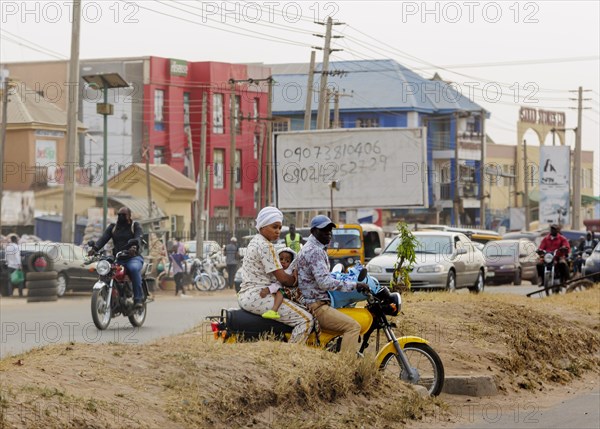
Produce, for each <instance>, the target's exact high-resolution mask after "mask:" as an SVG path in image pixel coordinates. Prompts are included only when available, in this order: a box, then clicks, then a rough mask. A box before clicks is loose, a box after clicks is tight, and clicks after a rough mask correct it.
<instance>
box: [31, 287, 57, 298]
mask: <svg viewBox="0 0 600 429" xmlns="http://www.w3.org/2000/svg"><path fill="white" fill-rule="evenodd" d="M27 296H28V297H29V296H32V297H33V296H58V294H57V293H56V287H54V288H47V289H30V290H29V291H27Z"/></svg>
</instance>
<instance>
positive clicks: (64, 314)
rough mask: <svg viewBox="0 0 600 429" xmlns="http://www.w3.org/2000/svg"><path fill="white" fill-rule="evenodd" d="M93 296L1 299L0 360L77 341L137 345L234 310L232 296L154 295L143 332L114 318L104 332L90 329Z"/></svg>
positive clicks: (235, 299)
mask: <svg viewBox="0 0 600 429" xmlns="http://www.w3.org/2000/svg"><path fill="white" fill-rule="evenodd" d="M90 300H91V295H90V294H74V295H67V296H65V297H63V298H60V299H59V300H58V301H54V302H45V303H43V302H42V303H27V301H26V300H25V299H23V298H16V297H12V298H4V297H3V298H0V358H4V357H7V356H9V355H15V354H19V353H22V352H25V351H27V350H29V349H32V348H35V347H40V346H44V345H48V344H56V343H67V342H71V341H74V342H81V343H107V342H117V343H125V344H140V343H144V342H148V341H151V340H154V339H157V338H161V337H165V336H169V335H173V334H177V333H181V332H184V331H186V330H188V329H191V328H192V327H194V326H196V325H198V324H199V323H201V322H202V321H204V320H205V317H206V316H208V315H217V314H219V313H220V311H221V308H229V307H237V298H236V296H235V293H234V292H233V291H221V292H211V293H207V294H205V295H196V296H190V297H186V298H180V297H175V296H173V295H171V294H169V295H166V293H165V294H161V295H157V296H156V300H155V301H154V302H152V303H150V304H148V315H147V317H146V322H145V323H144V326H142V328H134V327H132V326H131V324H130V323H129V320H128V319H127V318H126V317H122V316H118V317H116V318H114V319H113V320H112V321H111V324H110V326H109V327H108V329H106V330H105V331H99V330H98V329H96V327H95V326H94V323H93V322H92V316H91V309H90V307H91V304H90Z"/></svg>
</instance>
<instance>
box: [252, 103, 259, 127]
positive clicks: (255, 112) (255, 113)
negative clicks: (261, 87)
mask: <svg viewBox="0 0 600 429" xmlns="http://www.w3.org/2000/svg"><path fill="white" fill-rule="evenodd" d="M258 100H259V99H258V98H255V99H254V102H253V103H252V118H254V122H256V121H257V120H258V112H259V110H258Z"/></svg>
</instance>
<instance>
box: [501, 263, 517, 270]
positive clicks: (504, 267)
mask: <svg viewBox="0 0 600 429" xmlns="http://www.w3.org/2000/svg"><path fill="white" fill-rule="evenodd" d="M500 269H501V270H514V269H515V266H514V265H513V264H508V265H500Z"/></svg>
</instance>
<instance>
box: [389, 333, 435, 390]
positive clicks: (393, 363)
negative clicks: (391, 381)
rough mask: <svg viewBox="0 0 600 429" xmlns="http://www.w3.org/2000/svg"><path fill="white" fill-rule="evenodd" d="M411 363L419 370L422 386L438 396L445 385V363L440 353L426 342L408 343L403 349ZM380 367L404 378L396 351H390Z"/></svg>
mask: <svg viewBox="0 0 600 429" xmlns="http://www.w3.org/2000/svg"><path fill="white" fill-rule="evenodd" d="M402 350H404V353H405V354H406V357H407V358H408V361H409V363H410V365H411V366H412V367H413V368H416V369H417V370H418V371H419V376H420V379H419V382H418V383H417V384H418V385H420V386H423V387H424V388H425V389H427V391H428V392H429V395H431V396H437V395H439V394H440V393H441V392H442V388H443V387H444V365H443V364H442V360H441V359H440V357H439V356H438V354H437V353H436V352H435V350H433V349H432V348H431V347H430V346H429V345H427V344H424V343H408V344H406V345H405V346H404V348H403V349H402ZM380 369H381V370H382V371H390V372H392V373H393V374H394V375H396V376H399V377H400V379H402V377H403V374H402V371H401V370H400V365H399V364H398V359H397V358H396V354H395V353H389V354H388V355H387V356H385V357H384V358H383V361H382V362H381V366H380Z"/></svg>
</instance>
